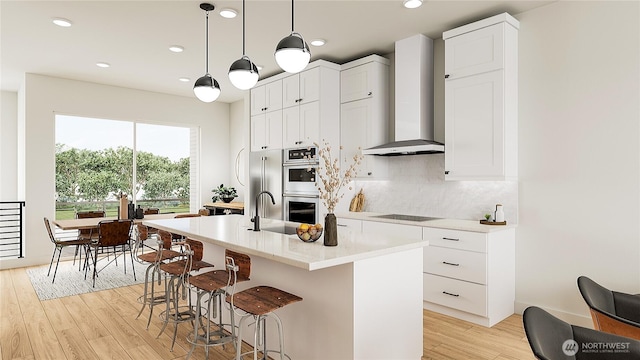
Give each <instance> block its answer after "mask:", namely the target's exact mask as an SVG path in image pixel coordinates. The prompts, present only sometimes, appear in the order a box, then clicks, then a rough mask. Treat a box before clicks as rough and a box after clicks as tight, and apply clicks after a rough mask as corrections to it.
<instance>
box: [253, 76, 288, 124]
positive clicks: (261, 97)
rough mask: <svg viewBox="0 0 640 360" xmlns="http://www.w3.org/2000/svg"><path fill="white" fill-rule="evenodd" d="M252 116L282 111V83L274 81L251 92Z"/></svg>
mask: <svg viewBox="0 0 640 360" xmlns="http://www.w3.org/2000/svg"><path fill="white" fill-rule="evenodd" d="M250 94H251V116H255V115H259V114H263V113H267V112H271V111H277V110H280V109H282V82H281V81H273V82H270V83H266V84H264V85H260V86H256V87H254V88H253V89H251V91H250Z"/></svg>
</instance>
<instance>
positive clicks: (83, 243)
mask: <svg viewBox="0 0 640 360" xmlns="http://www.w3.org/2000/svg"><path fill="white" fill-rule="evenodd" d="M44 226H45V228H47V233H48V234H49V239H50V240H51V242H52V243H53V245H55V247H54V248H53V255H51V263H49V272H47V276H49V275H50V274H51V266H52V265H53V259H54V258H55V257H56V252H57V253H58V259H57V260H56V269H55V270H54V271H53V280H51V283H52V284H53V283H54V282H55V281H56V274H57V273H58V265H59V264H60V254H61V253H62V249H64V248H65V247H67V246H75V247H76V255H77V254H78V253H80V260H79V262H80V263H81V264H82V250H84V253H85V257H88V256H89V254H88V249H87V246H89V244H90V243H91V239H83V238H75V237H74V238H69V239H64V238H59V237H56V236H55V235H54V233H53V231H52V230H51V223H50V222H49V219H47V218H46V217H45V218H44ZM77 249H79V250H80V251H78V250H77ZM75 259H76V257H75V256H74V257H73V261H74V262H75Z"/></svg>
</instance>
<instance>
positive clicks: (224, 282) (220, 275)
mask: <svg viewBox="0 0 640 360" xmlns="http://www.w3.org/2000/svg"><path fill="white" fill-rule="evenodd" d="M225 264H226V266H225V267H226V269H225V270H214V271H210V272H206V273H204V274H201V275H196V276H190V277H189V279H188V281H189V285H191V287H192V288H193V289H195V290H196V292H197V294H198V296H197V299H198V300H197V303H196V321H195V322H194V326H193V335H192V336H189V337H187V341H188V342H190V343H191V350H189V354H188V355H187V359H189V358H190V357H191V354H192V353H193V351H194V350H195V347H196V345H197V346H204V350H205V355H206V358H207V359H208V358H209V347H211V346H218V345H222V346H223V347H224V345H225V344H227V343H229V342H233V341H235V338H236V336H235V326H234V316H233V311H231V308H230V307H229V316H230V323H229V324H224V323H223V319H222V310H223V307H222V306H223V304H222V299H223V298H224V297H225V295H227V294H230V293H232V292H233V290H231V287H232V286H233V289H235V284H237V283H239V282H243V281H248V280H249V275H250V274H251V258H250V257H249V256H248V255H245V254H241V253H237V252H235V251H231V250H228V249H227V250H225ZM205 296H208V298H207V299H205ZM205 302H206V304H207V305H206V312H205V313H206V317H205V322H204V323H203V322H202V321H201V317H202V316H203V315H202V309H203V304H204V303H205ZM215 318H217V319H218V323H217V324H215V321H214V320H215ZM212 322H214V324H213V325H212V324H211V323H212ZM225 325H229V326H230V327H231V332H227V331H225V330H224V326H225ZM212 327H215V328H214V329H213V330H212Z"/></svg>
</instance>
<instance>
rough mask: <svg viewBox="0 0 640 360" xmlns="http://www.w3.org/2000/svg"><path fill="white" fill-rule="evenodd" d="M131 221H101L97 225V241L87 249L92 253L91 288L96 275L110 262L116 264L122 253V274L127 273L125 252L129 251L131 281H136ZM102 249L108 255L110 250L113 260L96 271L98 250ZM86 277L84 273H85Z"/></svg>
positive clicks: (94, 283)
mask: <svg viewBox="0 0 640 360" xmlns="http://www.w3.org/2000/svg"><path fill="white" fill-rule="evenodd" d="M132 224H133V220H130V219H119V220H102V221H100V222H99V223H98V241H96V242H91V243H90V245H89V248H91V249H92V251H93V254H92V255H93V286H94V287H95V285H96V277H97V276H98V273H99V272H100V271H101V270H102V269H104V268H105V267H106V266H108V265H109V264H111V263H112V262H116V265H117V259H118V256H120V255H119V254H118V253H119V252H121V253H122V257H123V259H124V261H123V267H124V273H125V274H126V273H127V261H126V252H127V250H128V251H129V255H130V256H131V267H132V269H133V280H134V281H135V280H136V269H135V267H134V265H133V251H132V248H131V242H130V240H131V226H132ZM99 249H102V250H104V252H106V253H108V252H109V250H111V251H112V252H113V254H114V258H113V259H112V260H109V262H108V263H107V264H106V265H105V266H104V267H102V269H101V270H98V250H99ZM85 275H86V272H85Z"/></svg>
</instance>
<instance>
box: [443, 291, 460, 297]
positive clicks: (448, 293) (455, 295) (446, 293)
mask: <svg viewBox="0 0 640 360" xmlns="http://www.w3.org/2000/svg"><path fill="white" fill-rule="evenodd" d="M442 293H443V294H445V295H449V296H454V297H458V296H460V294H452V293H450V292H446V291H443V292H442Z"/></svg>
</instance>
